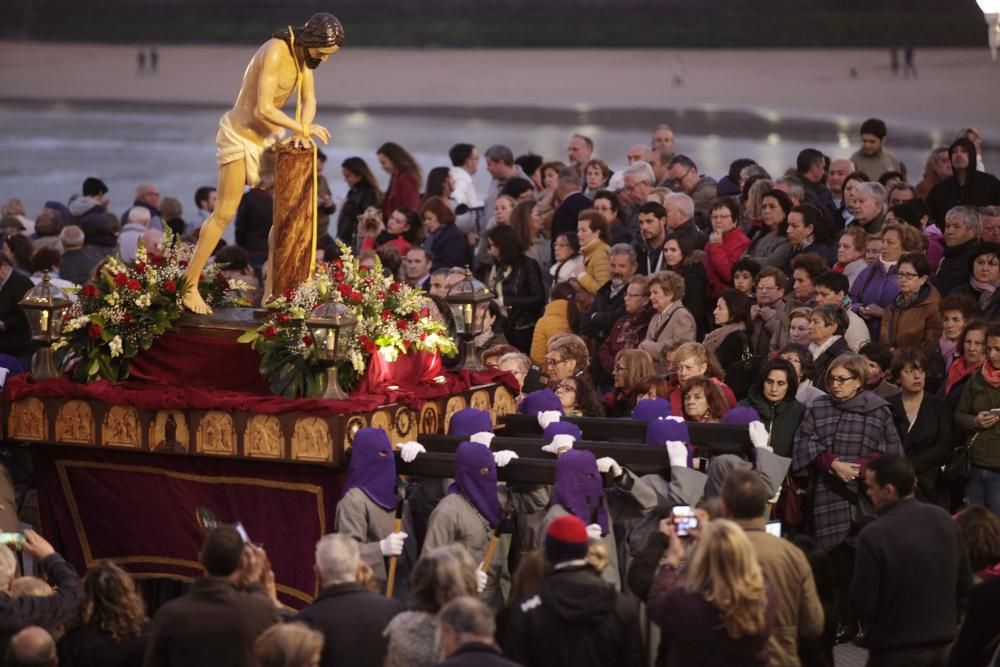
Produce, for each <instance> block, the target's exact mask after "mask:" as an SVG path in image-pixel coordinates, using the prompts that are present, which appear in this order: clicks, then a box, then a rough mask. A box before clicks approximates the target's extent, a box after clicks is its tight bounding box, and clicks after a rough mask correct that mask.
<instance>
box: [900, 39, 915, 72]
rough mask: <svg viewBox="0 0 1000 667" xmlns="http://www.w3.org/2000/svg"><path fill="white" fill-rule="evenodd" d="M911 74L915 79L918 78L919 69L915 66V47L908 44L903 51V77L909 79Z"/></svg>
mask: <svg viewBox="0 0 1000 667" xmlns="http://www.w3.org/2000/svg"><path fill="white" fill-rule="evenodd" d="M911 74H912V75H913V78H914V79H916V78H917V67H916V65H914V64H913V45H912V44H907V45H906V48H905V49H904V50H903V76H904V77H906V78H907V79H909V78H910V75H911Z"/></svg>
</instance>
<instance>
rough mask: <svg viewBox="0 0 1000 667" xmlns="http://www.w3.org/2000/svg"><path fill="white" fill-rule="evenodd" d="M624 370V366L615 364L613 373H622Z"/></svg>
mask: <svg viewBox="0 0 1000 667" xmlns="http://www.w3.org/2000/svg"><path fill="white" fill-rule="evenodd" d="M625 370H626V368H625V367H624V366H622V365H621V364H615V367H614V372H615V373H624V372H625Z"/></svg>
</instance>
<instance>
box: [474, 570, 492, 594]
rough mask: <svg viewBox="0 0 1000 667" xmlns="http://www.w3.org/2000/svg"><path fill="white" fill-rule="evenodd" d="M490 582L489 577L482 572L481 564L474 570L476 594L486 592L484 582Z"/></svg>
mask: <svg viewBox="0 0 1000 667" xmlns="http://www.w3.org/2000/svg"><path fill="white" fill-rule="evenodd" d="M489 580H490V576H489V575H488V574H486V573H485V572H483V566H482V563H480V564H479V567H477V568H476V592H477V593H482V592H483V591H484V590H486V582H487V581H489Z"/></svg>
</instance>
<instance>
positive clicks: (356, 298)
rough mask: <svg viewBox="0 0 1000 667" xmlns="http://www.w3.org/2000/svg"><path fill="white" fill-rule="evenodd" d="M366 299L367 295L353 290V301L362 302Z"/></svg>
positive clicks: (355, 302)
mask: <svg viewBox="0 0 1000 667" xmlns="http://www.w3.org/2000/svg"><path fill="white" fill-rule="evenodd" d="M364 300H365V297H363V296H362V295H361V292H351V303H354V304H360V303H361V302H362V301H364Z"/></svg>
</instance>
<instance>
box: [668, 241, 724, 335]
mask: <svg viewBox="0 0 1000 667" xmlns="http://www.w3.org/2000/svg"><path fill="white" fill-rule="evenodd" d="M669 270H671V271H674V273H680V275H681V278H683V279H684V298H683V299H681V302H682V303H683V304H684V307H685V308H687V309H688V312H690V313H691V315H692V317H694V323H695V327H696V328H697V330H698V340H701V339H702V338H704V337H705V334H707V333H708V331H709V328H710V327H709V318H708V316H709V313H710V312H711V311H712V310H713V309H714V308H715V303H714V302H711V300H710V298H709V296H708V272H707V271H706V270H705V265H704V264H703V263H702V262H699V261H696V260H694V259H692V260H685V262H684V263H683V264H681V266H680V271H677V270H676V269H669Z"/></svg>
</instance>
